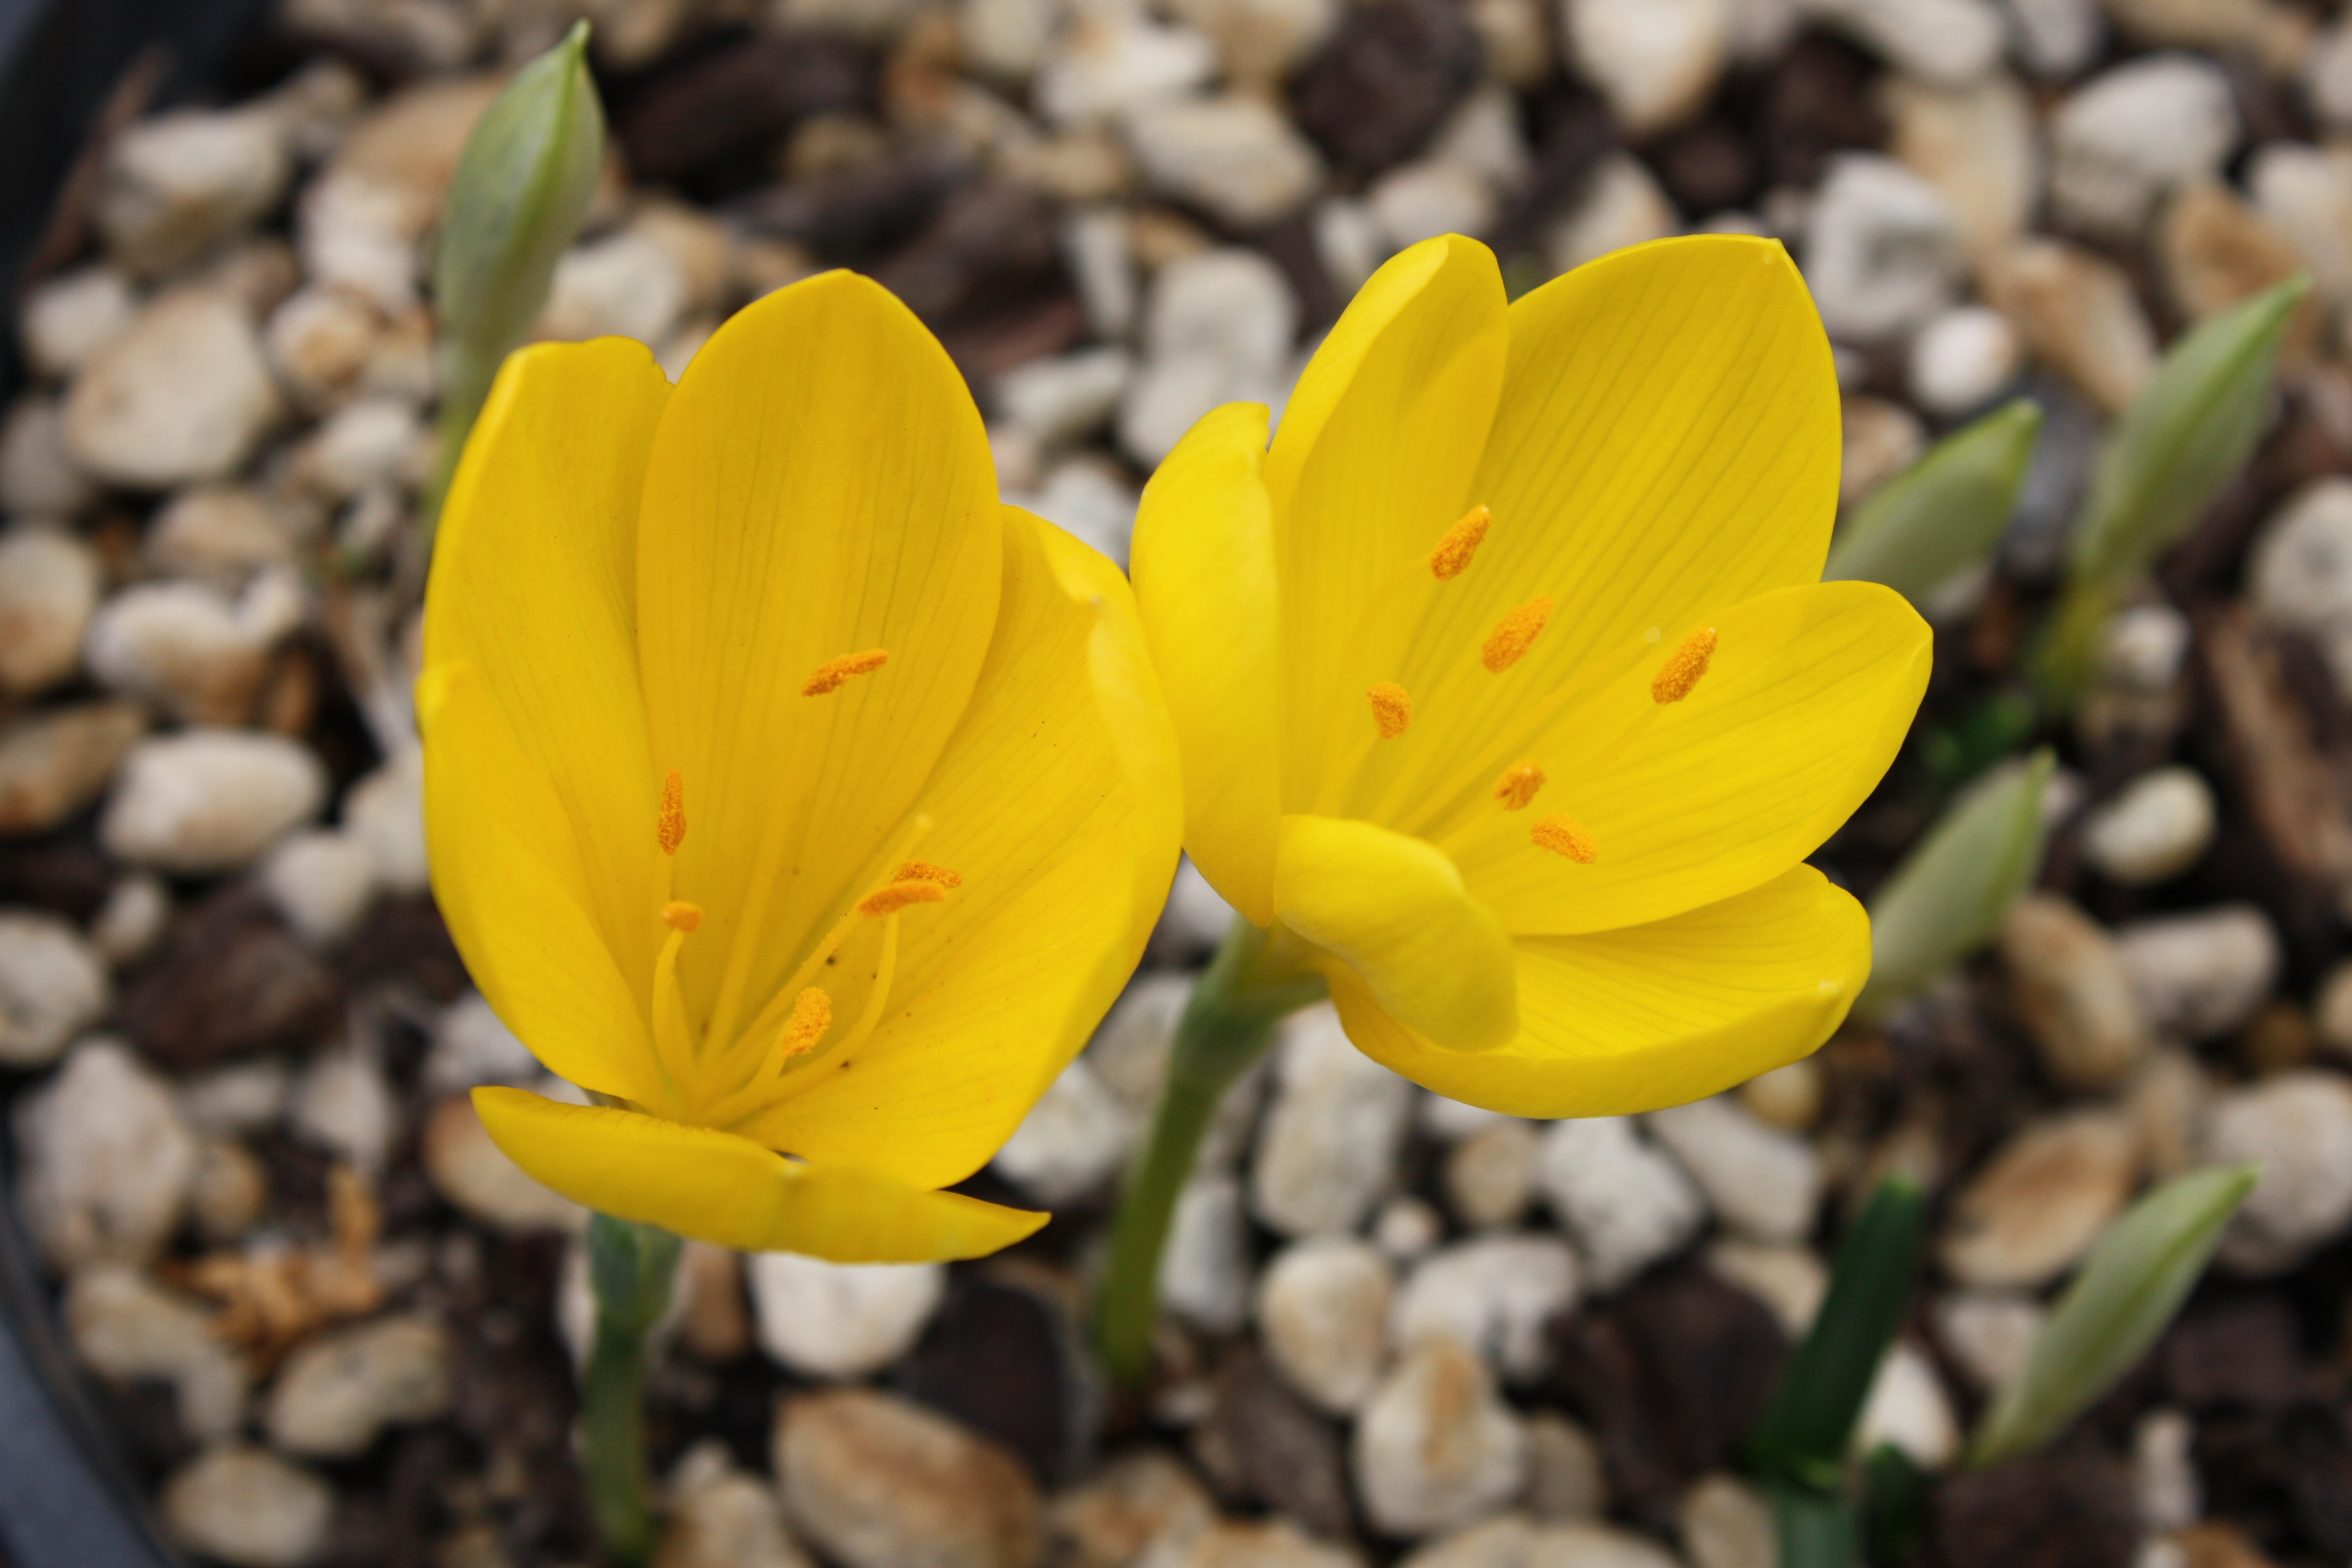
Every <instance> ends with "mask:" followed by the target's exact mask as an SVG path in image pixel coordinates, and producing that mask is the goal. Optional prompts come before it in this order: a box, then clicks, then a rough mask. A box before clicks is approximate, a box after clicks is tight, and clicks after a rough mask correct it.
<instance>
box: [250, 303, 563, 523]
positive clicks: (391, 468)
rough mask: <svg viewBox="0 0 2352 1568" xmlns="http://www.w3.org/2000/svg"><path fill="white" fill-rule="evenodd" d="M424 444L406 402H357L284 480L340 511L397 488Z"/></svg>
mask: <svg viewBox="0 0 2352 1568" xmlns="http://www.w3.org/2000/svg"><path fill="white" fill-rule="evenodd" d="M600 335H601V334H600ZM425 440H426V437H425V420H424V417H423V416H422V415H420V414H419V413H418V411H417V408H416V405H415V403H413V402H412V401H410V400H409V399H408V398H405V397H400V396H395V395H389V394H380V395H373V396H367V397H355V398H353V399H352V401H351V402H349V403H346V404H344V405H342V406H341V408H338V409H336V410H335V411H334V412H333V413H332V414H330V415H328V416H327V417H326V418H325V419H323V420H321V421H320V423H319V425H318V426H316V427H315V428H314V429H312V430H311V432H310V434H309V435H308V436H306V437H303V438H302V439H301V440H300V441H299V442H298V443H296V444H295V447H294V448H293V450H292V451H291V452H290V453H289V454H288V456H287V459H286V464H285V468H284V470H283V474H284V479H285V482H286V484H287V485H288V486H289V488H290V489H292V490H293V491H294V492H295V493H296V494H298V495H300V496H303V497H305V498H307V499H309V500H314V501H321V502H325V503H327V504H329V505H331V506H340V505H341V504H343V503H344V502H346V501H348V500H351V499H352V497H354V496H356V495H358V494H360V493H361V492H362V491H363V490H367V489H376V488H379V487H383V486H386V485H390V486H394V487H395V488H396V487H397V486H398V485H399V484H400V483H401V482H402V481H403V480H404V478H405V477H406V475H407V473H408V471H409V469H410V468H411V465H412V464H413V463H414V461H415V457H416V454H417V452H418V451H419V449H420V448H421V447H423V446H424V444H425Z"/></svg>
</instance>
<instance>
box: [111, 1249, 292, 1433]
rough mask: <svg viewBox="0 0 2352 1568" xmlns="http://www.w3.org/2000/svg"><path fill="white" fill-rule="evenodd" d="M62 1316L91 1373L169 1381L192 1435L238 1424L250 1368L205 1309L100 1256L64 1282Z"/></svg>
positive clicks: (178, 1411)
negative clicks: (93, 1264) (100, 1259)
mask: <svg viewBox="0 0 2352 1568" xmlns="http://www.w3.org/2000/svg"><path fill="white" fill-rule="evenodd" d="M64 1316H65V1324H66V1332H67V1333H68V1335H69V1336H71V1338H72V1340H73V1347H74V1352H75V1353H76V1354H77V1355H79V1357H80V1358H81V1363H82V1364H83V1365H84V1366H86V1367H88V1368H89V1370H90V1371H92V1372H94V1373H98V1375H99V1376H100V1377H103V1378H107V1379H109V1380H110V1381H112V1382H115V1383H118V1384H121V1383H130V1382H133V1381H135V1380H137V1379H141V1378H161V1379H163V1381H165V1382H167V1383H169V1384H171V1385H172V1389H173V1405H174V1409H175V1412H176V1414H177V1415H178V1417H179V1423H180V1429H181V1430H182V1431H184V1432H185V1433H186V1434H187V1435H188V1436H190V1437H193V1438H194V1439H195V1440H196V1441H197V1442H200V1443H210V1442H216V1441H219V1440H220V1439H222V1438H225V1437H227V1436H232V1435H234V1434H235V1433H236V1429H237V1427H238V1426H240V1425H242V1424H243V1422H244V1419H245V1407H246V1395H247V1388H248V1386H249V1385H250V1384H251V1383H252V1374H251V1373H249V1372H247V1369H246V1364H245V1358H244V1357H243V1356H242V1355H241V1354H240V1353H238V1352H237V1351H236V1349H235V1348H234V1347H232V1346H230V1345H229V1344H228V1343H226V1342H225V1341H223V1340H222V1339H221V1337H220V1336H219V1335H218V1334H215V1333H214V1332H213V1330H212V1318H213V1314H212V1311H211V1310H210V1309H208V1308H206V1307H205V1306H202V1305H200V1304H198V1303H197V1302H195V1301H193V1300H189V1299H188V1298H186V1297H184V1296H181V1295H179V1294H177V1293H175V1292H173V1291H170V1290H166V1289H163V1287H162V1286H160V1285H157V1284H155V1283H154V1282H153V1281H152V1280H150V1279H148V1278H147V1277H146V1276H144V1275H142V1274H141V1273H140V1272H139V1271H138V1270H137V1269H135V1268H126V1267H124V1266H122V1265H121V1264H113V1263H101V1264H99V1265H98V1266H96V1267H94V1268H85V1269H82V1270H81V1271H80V1272H79V1273H77V1274H75V1275H74V1276H73V1278H72V1279H70V1280H69V1281H68V1284H67V1287H66V1295H65V1309H64Z"/></svg>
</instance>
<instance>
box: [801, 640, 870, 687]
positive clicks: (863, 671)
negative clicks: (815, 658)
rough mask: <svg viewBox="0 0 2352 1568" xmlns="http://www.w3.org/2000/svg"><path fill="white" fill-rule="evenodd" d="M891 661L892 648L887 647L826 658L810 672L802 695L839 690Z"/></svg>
mask: <svg viewBox="0 0 2352 1568" xmlns="http://www.w3.org/2000/svg"><path fill="white" fill-rule="evenodd" d="M889 662H890V650H889V649H888V648H887V647H869V648H867V649H866V651H865V652H864V653H845V654H843V655H842V656H841V657H840V658H829V659H826V660H825V661H824V663H823V664H820V665H818V666H817V667H816V668H815V669H814V670H813V671H812V672H811V673H810V675H809V678H808V681H807V683H806V684H805V685H803V687H802V688H801V695H802V696H803V697H822V696H824V694H825V693H826V692H828V691H838V690H840V689H841V688H842V687H843V686H844V685H845V684H846V683H847V682H849V681H851V680H853V679H856V678H857V677H858V676H861V675H871V674H873V673H874V672H875V671H876V670H877V669H879V668H882V667H883V666H884V665H886V664H887V663H889Z"/></svg>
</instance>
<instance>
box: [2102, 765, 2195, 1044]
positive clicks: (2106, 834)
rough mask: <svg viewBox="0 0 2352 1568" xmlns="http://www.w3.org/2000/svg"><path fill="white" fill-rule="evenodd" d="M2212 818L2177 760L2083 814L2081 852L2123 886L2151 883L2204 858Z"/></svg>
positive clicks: (2191, 775) (2192, 771) (2190, 775)
mask: <svg viewBox="0 0 2352 1568" xmlns="http://www.w3.org/2000/svg"><path fill="white" fill-rule="evenodd" d="M2217 819H2218V814H2217V813H2216V811H2215V809H2214V805H2213V790H2212V786H2211V785H2210V784H2207V783H2206V782H2205V778H2204V775H2203V774H2201V773H2198V772H2197V770H2196V769H2194V768H2189V767H2183V766H2181V765H2179V764H2178V763H2175V764H2173V765H2172V766H2169V767H2162V768H2158V769H2156V770H2154V771H2153V772H2150V773H2142V774H2141V775H2140V776H2139V777H2138V778H2136V779H2134V780H2133V781H2132V782H2131V783H2130V784H2128V785H2126V786H2125V788H2124V790H2123V793H2121V794H2120V795H2116V797H2115V798H2114V799H2113V800H2110V801H2108V802H2106V803H2105V805H2100V806H2098V807H2097V808H2096V809H2095V810H2093V811H2091V812H2090V813H2088V814H2087V815H2085V816H2084V818H2083V824H2082V830H2081V831H2082V843H2083V857H2084V859H2086V860H2088V861H2090V863H2091V864H2092V865H2093V866H2094V867H2095V868H2097V869H2098V870H2099V871H2100V873H2101V874H2103V875H2105V876H2106V877H2109V878H2112V879H2114V880H2116V881H2118V882H2121V883H2123V884H2125V885H2126V887H2134V888H2149V887H2154V886H2156V885H2157V884H2158V883H2159V882H2168V881H2170V880H2171V879H2173V878H2175V877H2177V876H2179V875H2180V873H2181V872H2183V871H2186V870H2187V869H2189V867H2191V866H2194V865H2195V864H2197V862H2198V861H2200V860H2201V859H2203V858H2205V851H2206V850H2207V849H2208V848H2209V847H2211V845H2212V843H2213V828H2214V825H2215V822H2216V821H2217ZM2128 962H2129V961H2128V959H2126V963H2128ZM2151 1011H2152V1010H2151Z"/></svg>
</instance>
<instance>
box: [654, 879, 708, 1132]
mask: <svg viewBox="0 0 2352 1568" xmlns="http://www.w3.org/2000/svg"><path fill="white" fill-rule="evenodd" d="M687 907H688V908H689V909H691V908H692V907H693V906H692V905H688V906H687ZM687 931H688V928H687V927H686V926H683V925H678V924H673V925H671V927H670V930H669V935H668V936H667V937H665V938H663V939H662V947H661V953H660V955H659V956H658V957H656V959H655V960H654V1016H653V1026H654V1059H655V1060H656V1062H657V1063H658V1064H659V1065H660V1067H661V1069H662V1077H663V1079H664V1080H665V1087H667V1089H668V1090H669V1093H670V1096H671V1099H672V1100H677V1099H678V1098H679V1095H680V1090H681V1088H682V1086H685V1085H688V1084H691V1083H694V1082H696V1081H698V1074H697V1073H696V1072H695V1070H694V1058H695V1039H694V1025H693V1023H692V1021H691V1020H689V1019H688V1017H687V1016H686V997H685V995H684V994H682V993H681V992H680V991H679V990H678V984H677V954H678V950H679V949H680V948H682V947H684V946H685V945H686V937H687Z"/></svg>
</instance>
